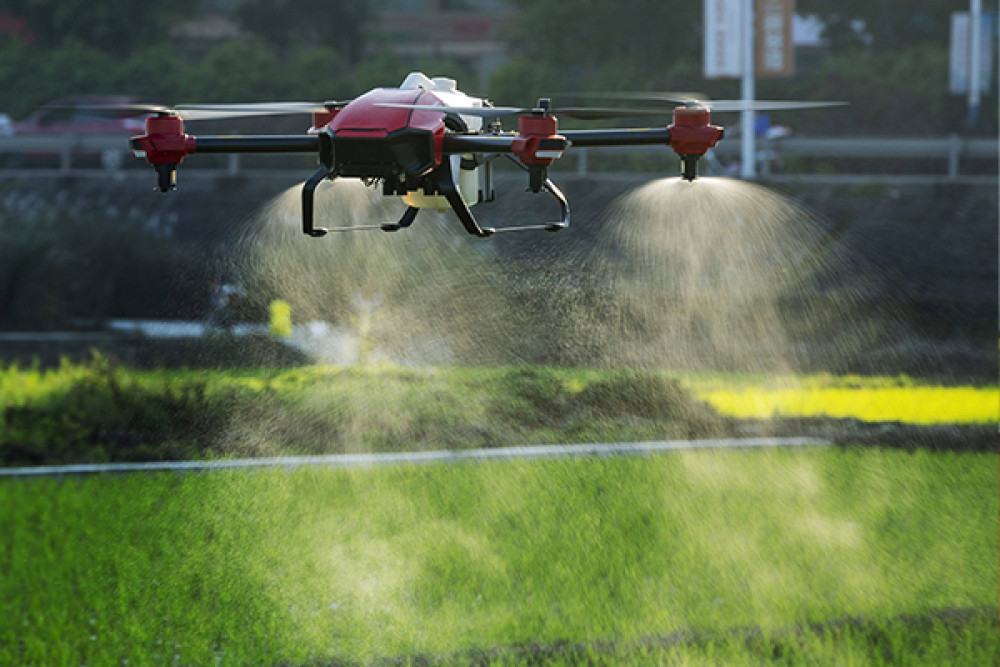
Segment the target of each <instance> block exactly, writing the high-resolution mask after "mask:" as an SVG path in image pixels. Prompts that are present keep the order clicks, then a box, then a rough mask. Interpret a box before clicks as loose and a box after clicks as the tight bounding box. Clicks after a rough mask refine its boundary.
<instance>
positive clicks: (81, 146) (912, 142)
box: [0, 134, 1000, 180]
mask: <svg viewBox="0 0 1000 667" xmlns="http://www.w3.org/2000/svg"><path fill="white" fill-rule="evenodd" d="M739 149H740V146H739V142H734V141H732V140H731V139H730V140H728V141H722V142H721V143H720V144H719V145H718V146H717V147H716V148H715V149H714V150H713V153H714V155H715V156H716V157H719V158H726V159H730V158H737V157H738V156H739ZM627 152H647V153H648V152H649V148H648V147H618V148H580V149H575V150H573V151H571V152H570V153H568V154H567V155H575V156H576V158H575V159H576V172H577V174H580V175H584V174H587V173H589V172H590V171H592V169H591V168H590V166H591V165H590V163H591V160H590V157H591V156H599V155H611V154H616V153H617V154H622V153H627ZM998 153H1000V151H998V139H996V138H986V139H982V138H976V139H967V138H962V137H959V136H958V135H951V136H945V137H913V138H899V137H815V138H811V137H787V138H782V139H772V140H761V141H759V142H758V155H759V156H761V158H762V159H761V160H760V167H761V169H760V173H761V176H762V177H765V178H766V177H768V176H769V175H770V174H769V166H770V164H771V163H772V162H773V161H777V160H781V159H782V158H785V157H789V156H798V157H804V158H831V159H838V160H872V159H894V158H896V159H913V160H940V161H941V163H942V169H941V170H940V171H937V172H935V173H934V175H935V176H937V177H938V178H942V179H946V180H958V179H959V178H960V177H961V176H962V175H963V174H962V163H963V161H964V160H967V159H974V160H992V161H993V162H994V163H996V162H997V159H998ZM39 156H48V157H49V158H50V162H51V160H52V159H53V158H58V166H57V167H56V169H55V171H56V172H57V173H61V174H65V173H69V172H73V171H77V170H79V169H89V170H93V169H94V167H93V156H99V157H100V168H102V169H104V170H109V171H114V170H118V169H121V168H122V166H123V165H124V164H125V161H126V160H131V159H135V158H133V157H132V155H131V151H130V150H129V148H128V138H127V137H122V136H117V135H73V134H68V135H62V136H58V135H52V136H10V137H0V169H9V168H12V167H17V168H21V167H26V166H30V161H31V159H32V158H37V157H39ZM82 156H88V157H89V160H88V161H87V162H86V163H84V162H83V161H82V160H81V157H82ZM19 158H26V159H19ZM217 164H218V163H217ZM222 164H224V166H219V167H218V168H219V169H220V171H223V172H224V173H229V174H239V173H241V172H242V171H244V170H246V167H245V166H244V165H243V164H242V163H241V156H240V155H237V154H233V155H230V156H228V160H227V161H226V162H225V163H222ZM48 171H50V172H51V171H52V169H51V168H50V169H49V170H48ZM921 174H925V175H926V171H923V172H921ZM855 175H856V174H855ZM877 175H882V176H885V175H886V172H880V173H879V174H877ZM893 175H899V176H905V175H907V174H906V172H893Z"/></svg>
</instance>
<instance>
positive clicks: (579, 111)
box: [375, 102, 669, 120]
mask: <svg viewBox="0 0 1000 667" xmlns="http://www.w3.org/2000/svg"><path fill="white" fill-rule="evenodd" d="M375 106H378V107H390V108H393V109H412V110H414V111H437V112H439V113H444V114H459V115H461V116H478V117H480V118H504V117H507V116H524V115H528V114H536V113H537V114H551V115H556V116H567V117H569V118H577V119H580V120H602V119H606V118H630V117H632V116H663V115H665V114H668V113H669V110H667V109H616V108H602V107H545V106H540V107H536V108H529V107H453V106H442V105H439V104H395V103H392V102H382V103H378V104H376V105H375Z"/></svg>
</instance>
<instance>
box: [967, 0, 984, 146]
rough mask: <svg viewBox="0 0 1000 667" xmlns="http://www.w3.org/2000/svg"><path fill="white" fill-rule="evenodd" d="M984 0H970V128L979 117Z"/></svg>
mask: <svg viewBox="0 0 1000 667" xmlns="http://www.w3.org/2000/svg"><path fill="white" fill-rule="evenodd" d="M982 23H983V0H969V24H970V25H969V53H970V55H969V128H973V127H975V126H976V121H977V120H978V119H979V101H980V83H981V82H980V80H979V77H980V64H981V62H980V52H981V51H982V41H983V33H982V29H981V28H982Z"/></svg>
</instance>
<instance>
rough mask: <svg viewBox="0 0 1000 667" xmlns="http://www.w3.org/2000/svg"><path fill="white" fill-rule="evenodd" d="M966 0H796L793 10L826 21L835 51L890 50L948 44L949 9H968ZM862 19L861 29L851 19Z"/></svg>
mask: <svg viewBox="0 0 1000 667" xmlns="http://www.w3.org/2000/svg"><path fill="white" fill-rule="evenodd" d="M968 8H969V3H968V0H879V1H878V2H872V0H839V2H835V3H831V2H829V1H828V0H799V1H798V3H797V4H796V10H797V11H798V12H800V13H803V14H815V15H817V16H818V17H819V18H820V19H822V20H823V22H824V23H825V24H826V28H825V30H824V37H825V38H827V39H828V40H829V42H830V46H831V47H832V48H833V50H834V51H835V52H837V51H844V50H849V49H856V48H861V47H869V48H870V49H871V50H872V51H875V52H883V53H884V52H889V51H895V50H897V49H901V48H905V47H907V46H914V45H916V44H924V43H935V44H942V45H943V44H947V43H948V38H949V29H948V26H949V22H950V17H951V14H952V12H957V11H962V10H968ZM854 21H863V22H864V26H863V28H861V30H860V31H859V30H857V29H855V27H854V25H852V22H854Z"/></svg>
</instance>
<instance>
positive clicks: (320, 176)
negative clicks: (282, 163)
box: [302, 167, 420, 238]
mask: <svg viewBox="0 0 1000 667" xmlns="http://www.w3.org/2000/svg"><path fill="white" fill-rule="evenodd" d="M335 178H336V176H334V175H332V174H331V173H330V172H329V171H328V170H327V169H326V168H325V167H320V168H319V169H317V170H316V172H315V173H313V175H312V176H310V177H309V178H308V179H307V180H306V182H305V183H304V184H303V185H302V231H303V232H304V233H305V234H306V235H307V236H311V237H313V238H319V237H321V236H326V235H327V234H328V233H330V232H360V231H365V230H372V229H381V230H382V231H383V232H397V231H399V230H400V229H403V228H405V227H409V226H410V225H412V224H413V220H414V218H416V217H417V213H419V212H420V209H418V208H414V207H413V206H409V207H407V209H406V211H405V212H404V213H403V217H402V218H400V219H399V222H386V223H382V224H380V225H357V226H355V227H316V226H314V225H313V219H314V209H315V205H314V202H315V195H316V188H317V187H318V186H319V184H320V183H322V182H323V181H324V180H326V179H329V180H331V181H332V180H334V179H335Z"/></svg>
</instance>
